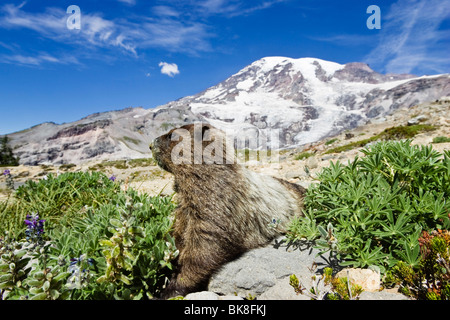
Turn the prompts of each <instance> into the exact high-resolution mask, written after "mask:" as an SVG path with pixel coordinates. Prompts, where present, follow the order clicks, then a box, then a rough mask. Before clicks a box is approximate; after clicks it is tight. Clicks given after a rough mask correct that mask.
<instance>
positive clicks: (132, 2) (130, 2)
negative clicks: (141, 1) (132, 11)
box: [118, 0, 136, 6]
mask: <svg viewBox="0 0 450 320" xmlns="http://www.w3.org/2000/svg"><path fill="white" fill-rule="evenodd" d="M118 1H119V2H122V3H126V4H128V5H130V6H134V5H135V4H136V0H118Z"/></svg>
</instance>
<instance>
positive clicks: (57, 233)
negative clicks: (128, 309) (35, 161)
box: [0, 173, 178, 300]
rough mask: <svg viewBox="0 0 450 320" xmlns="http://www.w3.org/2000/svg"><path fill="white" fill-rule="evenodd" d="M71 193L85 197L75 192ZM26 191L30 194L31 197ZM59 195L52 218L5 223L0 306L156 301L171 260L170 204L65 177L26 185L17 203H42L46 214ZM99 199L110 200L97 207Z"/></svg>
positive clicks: (106, 183)
mask: <svg viewBox="0 0 450 320" xmlns="http://www.w3.org/2000/svg"><path fill="white" fill-rule="evenodd" d="M92 178H94V179H92ZM41 184H42V185H41ZM75 185H77V186H85V187H86V188H88V189H84V190H77V189H76V188H74V186H75ZM28 188H30V189H32V190H33V192H36V193H37V194H36V195H31V190H29V189H28ZM89 188H91V190H89ZM101 188H103V194H101ZM50 190H51V192H49V191H50ZM64 193H68V196H67V198H66V199H65V201H64V206H65V208H64V210H62V211H61V212H59V214H56V212H54V211H52V210H43V211H39V214H37V213H28V214H27V215H26V216H25V218H26V219H23V220H22V221H21V222H20V221H17V219H14V220H13V221H10V223H16V224H17V225H15V226H14V228H12V230H14V232H11V233H10V232H9V231H7V230H5V231H3V232H2V233H0V240H1V241H0V253H1V256H0V299H36V300H39V299H72V300H77V299H88V300H89V299H149V298H152V297H154V296H155V295H157V294H158V293H159V292H160V291H161V290H162V289H163V287H164V285H165V284H166V282H167V281H168V278H169V277H170V274H171V272H172V271H171V269H172V260H173V259H175V258H176V256H177V254H178V251H177V249H176V247H175V245H174V240H173V238H172V237H171V236H170V230H171V227H172V223H173V217H172V211H173V209H174V207H175V204H174V202H173V201H172V199H171V198H170V197H159V196H158V197H149V196H148V195H145V194H138V193H137V192H136V191H134V190H133V189H131V188H128V190H127V191H122V190H120V187H119V185H118V184H117V182H114V181H112V180H110V179H109V178H108V177H106V176H104V175H102V174H95V175H87V174H84V173H75V174H74V173H70V176H66V174H62V175H60V176H58V177H52V176H51V177H50V178H49V179H47V180H41V181H40V182H38V183H33V184H31V183H29V184H27V185H26V186H24V187H22V188H21V189H20V195H19V197H18V199H17V201H18V202H17V203H19V204H20V203H21V198H20V197H33V199H35V198H40V199H41V202H42V203H41V206H42V208H48V206H51V207H53V203H48V204H47V203H46V201H48V202H52V201H62V197H63V194H64ZM105 193H106V194H107V195H108V196H109V197H110V198H109V199H108V201H107V202H103V203H102V201H101V200H103V199H104V197H105ZM83 194H86V195H91V196H93V197H90V198H89V197H84V195H83ZM47 197H48V198H47ZM60 197H61V198H60ZM17 203H16V204H17ZM47 205H48V206H47ZM66 214H68V215H69V216H70V218H69V217H66V216H65V215H66ZM7 217H9V216H6V215H3V216H1V215H0V222H3V221H2V220H3V219H6V218H7ZM49 217H52V219H49ZM19 223H20V224H19ZM20 229H22V231H20ZM18 236H19V237H18ZM17 239H20V240H17Z"/></svg>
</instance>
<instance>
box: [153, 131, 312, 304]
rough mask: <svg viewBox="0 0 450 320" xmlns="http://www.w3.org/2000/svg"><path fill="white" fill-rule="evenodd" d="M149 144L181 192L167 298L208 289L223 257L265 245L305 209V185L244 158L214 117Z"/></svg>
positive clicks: (165, 295)
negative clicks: (264, 172)
mask: <svg viewBox="0 0 450 320" xmlns="http://www.w3.org/2000/svg"><path fill="white" fill-rule="evenodd" d="M150 149H151V150H152V153H153V157H154V159H155V160H156V161H157V163H158V165H159V166H160V167H161V168H163V169H164V170H166V171H168V172H171V173H172V174H173V175H174V178H175V185H174V187H175V188H174V189H175V191H176V192H177V199H178V207H177V209H176V211H175V221H174V229H173V236H174V238H175V245H176V247H177V249H178V250H179V255H178V258H177V261H176V263H175V265H176V270H175V272H174V275H173V278H172V279H171V281H170V282H169V284H168V286H167V288H166V289H165V290H164V291H163V292H162V295H161V298H163V299H166V298H170V297H173V296H177V295H182V296H184V295H186V294H188V293H190V292H193V291H199V290H203V289H205V288H206V286H207V284H208V281H209V278H210V276H211V275H212V274H213V272H214V271H216V270H217V269H219V268H220V267H221V266H222V265H223V264H224V263H226V262H229V261H231V260H233V259H235V258H236V257H238V256H239V255H240V254H242V253H243V252H245V251H247V250H249V249H253V248H257V247H260V246H263V245H266V244H267V243H269V242H270V241H271V240H273V239H274V238H275V237H277V236H279V235H280V234H281V233H283V232H285V231H286V226H287V224H288V223H289V221H290V220H291V219H292V218H293V217H295V216H299V215H301V214H302V212H301V210H302V207H303V198H304V194H305V192H306V190H305V189H304V188H303V187H301V186H299V185H297V184H293V183H290V182H288V181H285V180H281V179H278V178H274V177H270V176H266V175H262V174H258V173H255V172H253V171H251V170H249V169H247V168H245V167H244V166H243V165H241V164H238V163H237V161H236V160H235V158H236V157H235V151H234V148H233V147H230V143H229V142H228V141H227V138H226V136H225V133H224V132H223V131H221V130H218V129H216V128H214V127H213V126H211V125H209V124H204V123H195V124H189V125H185V126H182V127H180V128H177V129H173V130H171V131H169V132H168V133H167V134H165V135H162V136H160V137H158V138H156V139H155V140H154V141H153V143H152V144H151V145H150ZM274 222H275V223H279V224H278V225H277V227H276V228H274V227H273V225H272V226H271V225H270V224H271V223H274Z"/></svg>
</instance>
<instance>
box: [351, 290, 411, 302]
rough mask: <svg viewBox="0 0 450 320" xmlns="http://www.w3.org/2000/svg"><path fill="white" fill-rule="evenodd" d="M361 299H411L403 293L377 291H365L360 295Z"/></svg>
mask: <svg viewBox="0 0 450 320" xmlns="http://www.w3.org/2000/svg"><path fill="white" fill-rule="evenodd" d="M359 300H410V299H409V298H408V297H407V296H405V295H403V294H401V293H395V292H387V291H377V292H370V291H364V292H362V293H361V295H360V296H359Z"/></svg>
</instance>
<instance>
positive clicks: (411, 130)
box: [325, 124, 436, 154]
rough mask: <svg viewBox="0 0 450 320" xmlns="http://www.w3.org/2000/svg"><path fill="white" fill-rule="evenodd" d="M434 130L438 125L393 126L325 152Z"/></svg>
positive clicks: (409, 136) (338, 150) (403, 137)
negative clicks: (369, 136)
mask: <svg viewBox="0 0 450 320" xmlns="http://www.w3.org/2000/svg"><path fill="white" fill-rule="evenodd" d="M433 130H436V127H435V126H431V125H427V124H418V125H413V126H399V127H391V128H388V129H385V130H384V131H383V132H381V133H380V134H377V135H375V136H373V137H371V138H367V139H363V140H359V141H355V142H351V143H349V144H346V145H343V146H340V147H336V148H333V149H330V150H328V151H327V152H325V154H330V153H339V152H343V151H348V150H352V149H355V148H361V147H364V146H365V145H367V144H369V143H371V142H375V141H380V140H401V139H411V138H413V137H414V136H416V135H417V134H419V133H423V132H429V131H433Z"/></svg>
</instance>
